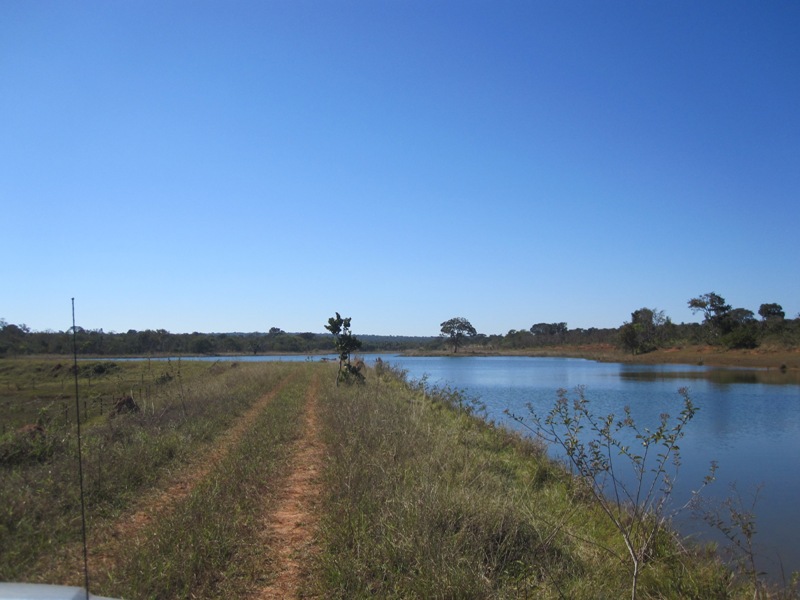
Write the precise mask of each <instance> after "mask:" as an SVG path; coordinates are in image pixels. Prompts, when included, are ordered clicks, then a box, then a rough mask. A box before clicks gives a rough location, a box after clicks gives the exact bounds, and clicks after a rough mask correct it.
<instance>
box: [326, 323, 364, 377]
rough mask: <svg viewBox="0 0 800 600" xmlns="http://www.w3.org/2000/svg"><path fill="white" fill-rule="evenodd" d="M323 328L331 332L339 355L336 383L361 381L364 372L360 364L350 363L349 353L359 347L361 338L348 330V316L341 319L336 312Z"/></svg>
mask: <svg viewBox="0 0 800 600" xmlns="http://www.w3.org/2000/svg"><path fill="white" fill-rule="evenodd" d="M325 329H327V330H328V331H330V332H331V333H332V334H333V340H334V345H335V346H336V352H337V354H338V355H339V371H338V372H337V373H336V385H337V386H338V385H339V382H340V381H344V382H345V383H352V382H356V383H363V382H364V374H363V373H362V372H361V368H360V366H354V365H352V364H351V363H350V355H351V354H352V353H353V352H355V351H356V350H358V349H360V348H361V340H359V339H358V338H357V337H356V336H354V335H353V334H352V332H351V331H350V317H347V318H346V319H343V318H342V317H341V315H340V314H339V313H338V312H337V313H336V317H331V318H330V319H328V324H327V325H325Z"/></svg>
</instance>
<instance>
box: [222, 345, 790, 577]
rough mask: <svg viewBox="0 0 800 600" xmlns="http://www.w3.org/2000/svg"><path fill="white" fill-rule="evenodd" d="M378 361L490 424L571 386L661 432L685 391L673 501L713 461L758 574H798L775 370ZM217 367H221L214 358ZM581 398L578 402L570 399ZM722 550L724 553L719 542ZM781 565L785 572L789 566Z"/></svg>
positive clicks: (692, 531)
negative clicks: (751, 536)
mask: <svg viewBox="0 0 800 600" xmlns="http://www.w3.org/2000/svg"><path fill="white" fill-rule="evenodd" d="M378 356H380V357H381V358H382V360H384V361H387V362H389V363H391V364H393V365H396V366H398V367H400V368H402V369H405V370H406V371H407V372H408V376H409V378H410V379H414V380H420V379H423V378H425V381H426V385H427V386H428V387H430V386H442V387H443V386H449V387H451V388H455V389H459V390H463V391H464V392H465V394H466V395H467V396H468V397H472V398H478V399H479V400H480V401H481V402H482V403H483V404H485V406H486V412H487V417H488V418H489V419H491V420H494V421H496V422H499V423H504V424H507V425H508V426H509V427H516V428H519V425H518V424H517V423H515V422H514V421H512V420H510V419H509V418H508V417H507V416H506V415H505V413H504V411H505V410H506V409H508V410H510V411H511V412H512V413H515V414H518V415H521V416H524V415H527V414H528V413H527V409H526V405H527V404H528V403H531V404H532V405H533V407H535V409H536V410H537V412H539V413H541V414H544V413H546V412H547V411H548V410H549V409H550V408H551V407H552V406H553V403H554V401H555V399H556V392H557V390H558V389H559V388H564V389H567V390H569V391H570V392H572V391H573V390H574V388H576V387H577V386H583V387H584V388H585V395H586V397H587V398H588V399H589V400H590V402H591V406H592V407H593V412H594V413H595V414H599V415H605V414H608V413H614V414H616V415H622V412H623V408H624V407H625V406H626V405H627V406H630V407H631V410H632V412H633V415H634V417H635V419H636V421H637V423H638V424H639V425H640V426H641V427H650V428H655V427H656V426H657V425H658V422H659V415H660V414H661V413H668V414H670V415H672V416H673V417H675V416H677V415H678V413H679V412H680V411H681V409H682V408H683V403H682V398H681V396H680V394H679V393H678V389H679V388H682V387H686V388H688V390H689V394H690V396H691V398H692V401H693V402H694V404H695V405H696V406H697V407H698V409H699V410H698V412H697V414H696V415H695V417H694V419H693V420H692V422H691V423H690V424H689V425H688V428H687V431H686V436H685V437H684V439H683V441H682V443H681V444H680V446H681V454H682V459H683V464H682V466H681V469H680V471H679V473H678V477H677V480H676V483H675V490H674V492H673V498H674V500H675V503H676V504H677V505H682V504H684V503H685V502H686V501H687V500H688V499H689V498H690V497H691V492H692V490H695V489H697V488H699V486H700V485H701V483H702V481H703V478H704V477H705V475H706V474H707V473H708V469H709V465H710V463H711V461H716V462H717V463H718V465H719V468H718V470H717V475H716V477H717V479H716V481H715V482H714V483H713V484H711V486H710V487H709V488H706V490H704V492H703V494H704V496H706V497H709V498H712V497H713V498H718V499H719V498H724V497H726V496H729V495H730V493H731V489H730V485H731V484H735V485H736V488H737V490H738V493H739V494H740V495H741V497H742V499H743V502H744V503H745V506H747V507H749V506H750V505H751V504H752V500H753V497H754V494H755V493H756V491H757V490H760V491H758V502H757V504H756V506H755V514H756V516H757V520H756V529H757V535H756V538H755V539H756V543H757V546H758V548H757V550H758V553H759V555H760V556H761V561H760V562H761V564H760V567H761V568H763V569H764V570H765V571H766V572H767V573H768V575H769V577H770V578H771V579H774V580H780V579H781V569H783V571H784V572H785V573H786V577H787V578H788V576H789V574H790V573H791V572H792V571H800V543H799V542H800V518H798V512H797V504H798V502H800V477H798V475H800V385H798V384H797V380H796V379H791V376H790V375H785V376H782V375H781V374H779V373H777V372H774V371H773V372H769V373H767V372H760V373H759V372H753V371H743V370H719V369H712V368H708V367H699V366H688V365H655V366H641V365H635V366H634V365H625V364H620V363H600V362H594V361H590V360H582V359H572V358H530V357H403V356H397V355H392V354H380V355H377V354H368V355H366V356H364V358H365V360H366V361H367V362H368V363H369V364H372V361H374V360H375V359H376V358H377V357H378ZM298 359H300V360H305V357H289V356H283V357H277V356H276V357H235V358H233V359H232V360H298ZM215 360H216V359H215ZM570 397H573V394H572V393H571V394H570ZM676 525H677V526H678V528H679V530H680V531H681V532H682V533H683V534H684V535H689V536H693V537H699V538H700V539H703V540H705V539H715V540H718V541H720V540H721V538H720V537H719V536H714V535H713V531H712V530H711V529H710V528H709V526H708V525H706V524H705V523H704V522H702V521H700V520H697V519H691V518H690V515H688V514H684V516H683V517H681V518H679V519H678V520H676ZM720 545H721V546H722V545H724V542H723V541H720ZM781 565H782V567H781Z"/></svg>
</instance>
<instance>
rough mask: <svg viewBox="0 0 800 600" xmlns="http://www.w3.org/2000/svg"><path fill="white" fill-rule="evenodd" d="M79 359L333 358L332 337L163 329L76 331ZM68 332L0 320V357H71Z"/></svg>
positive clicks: (393, 342)
mask: <svg viewBox="0 0 800 600" xmlns="http://www.w3.org/2000/svg"><path fill="white" fill-rule="evenodd" d="M75 333H76V335H75V341H76V346H77V350H78V354H81V355H91V356H150V355H180V354H195V355H196V354H200V355H214V354H271V353H308V354H316V353H332V352H334V345H333V336H332V335H331V334H322V333H311V332H307V333H286V332H284V331H282V330H280V329H277V328H272V329H271V330H270V331H269V332H268V333H258V332H255V333H198V332H195V333H170V332H169V331H166V330H165V329H156V330H152V329H146V330H144V331H136V330H133V329H131V330H129V331H127V332H125V333H116V332H105V331H103V330H102V329H83V328H81V327H77V328H76V332H75ZM358 337H359V339H360V340H362V342H363V346H362V351H364V352H375V351H382V350H386V351H402V350H406V349H408V348H418V347H421V346H425V345H426V344H427V343H430V341H431V340H432V339H435V338H429V337H404V336H379V335H363V336H361V335H360V336H358ZM72 342H73V336H72V330H71V329H70V330H67V331H32V330H31V329H29V328H28V327H27V326H25V325H13V324H10V323H6V322H5V321H3V320H0V356H14V355H30V354H72V351H73V344H72Z"/></svg>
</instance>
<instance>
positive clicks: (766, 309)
mask: <svg viewBox="0 0 800 600" xmlns="http://www.w3.org/2000/svg"><path fill="white" fill-rule="evenodd" d="M758 315H759V316H760V317H761V318H762V319H763V320H764V321H783V320H784V318H786V313H785V312H783V307H782V306H781V305H780V304H775V303H774V302H773V303H770V304H762V305H761V306H760V307H759V309H758Z"/></svg>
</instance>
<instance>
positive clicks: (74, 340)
mask: <svg viewBox="0 0 800 600" xmlns="http://www.w3.org/2000/svg"><path fill="white" fill-rule="evenodd" d="M72 359H73V370H74V371H75V420H76V421H77V422H78V476H79V478H80V490H81V532H82V537H83V582H84V586H85V587H86V600H89V552H88V550H87V544H86V502H85V500H84V493H83V453H82V451H81V404H80V401H79V391H78V342H77V327H75V298H73V299H72Z"/></svg>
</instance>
